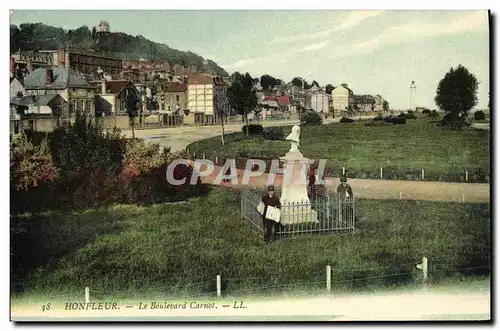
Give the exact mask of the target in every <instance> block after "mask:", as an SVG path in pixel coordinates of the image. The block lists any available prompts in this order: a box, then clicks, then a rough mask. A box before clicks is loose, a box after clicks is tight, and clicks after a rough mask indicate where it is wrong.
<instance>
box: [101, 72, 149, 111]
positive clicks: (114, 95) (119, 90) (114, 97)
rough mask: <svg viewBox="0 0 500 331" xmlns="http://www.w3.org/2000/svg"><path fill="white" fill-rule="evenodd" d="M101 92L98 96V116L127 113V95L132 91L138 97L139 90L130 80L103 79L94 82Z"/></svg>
mask: <svg viewBox="0 0 500 331" xmlns="http://www.w3.org/2000/svg"><path fill="white" fill-rule="evenodd" d="M93 85H94V86H95V87H96V89H97V91H98V92H99V94H98V95H97V96H96V104H95V112H96V116H103V115H104V116H105V115H111V114H113V115H127V96H128V95H129V94H130V93H133V94H135V95H136V97H137V98H138V99H140V97H139V94H140V93H139V90H138V89H137V88H136V87H135V85H134V83H132V82H131V81H129V80H105V79H103V80H101V81H96V82H93Z"/></svg>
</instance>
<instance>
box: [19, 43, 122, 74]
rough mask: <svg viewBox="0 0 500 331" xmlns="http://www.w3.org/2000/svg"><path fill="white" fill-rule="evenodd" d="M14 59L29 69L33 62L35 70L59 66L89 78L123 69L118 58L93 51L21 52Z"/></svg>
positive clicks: (62, 49) (118, 71)
mask: <svg viewBox="0 0 500 331" xmlns="http://www.w3.org/2000/svg"><path fill="white" fill-rule="evenodd" d="M12 58H13V59H14V61H15V62H16V64H20V65H21V66H25V67H28V64H29V62H30V61H31V63H32V65H33V67H34V69H36V68H37V67H47V66H49V67H50V66H57V67H61V68H71V69H74V70H75V71H77V72H80V73H83V74H85V75H88V76H98V75H99V72H100V71H102V72H104V73H107V74H119V73H120V71H121V70H122V68H123V64H122V60H121V59H120V58H118V57H114V56H111V55H105V54H101V53H98V52H93V51H84V50H76V49H65V48H61V49H58V50H41V51H36V52H33V51H21V50H19V51H18V52H16V53H14V54H13V55H12Z"/></svg>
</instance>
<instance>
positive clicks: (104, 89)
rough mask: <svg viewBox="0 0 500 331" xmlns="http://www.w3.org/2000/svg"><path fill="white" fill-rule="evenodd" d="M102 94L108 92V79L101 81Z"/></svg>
mask: <svg viewBox="0 0 500 331" xmlns="http://www.w3.org/2000/svg"><path fill="white" fill-rule="evenodd" d="M101 94H106V79H104V78H103V79H102V83H101Z"/></svg>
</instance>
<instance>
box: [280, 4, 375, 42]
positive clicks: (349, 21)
mask: <svg viewBox="0 0 500 331" xmlns="http://www.w3.org/2000/svg"><path fill="white" fill-rule="evenodd" d="M382 13H383V11H381V10H375V11H352V12H350V13H349V15H347V17H346V18H345V19H344V20H343V21H342V22H341V23H340V25H335V24H337V23H334V24H333V25H335V26H334V27H333V28H331V29H327V30H323V31H318V32H313V33H309V34H302V35H298V36H289V37H282V38H276V39H273V40H271V41H270V43H271V44H275V43H283V42H290V41H300V40H306V39H317V38H321V37H327V36H328V35H330V34H332V33H334V32H336V31H339V30H343V29H348V28H352V27H354V26H356V25H358V24H360V23H361V22H362V21H364V20H366V19H368V18H371V17H377V16H379V15H381V14H382Z"/></svg>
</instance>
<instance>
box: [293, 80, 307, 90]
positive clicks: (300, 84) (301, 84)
mask: <svg viewBox="0 0 500 331" xmlns="http://www.w3.org/2000/svg"><path fill="white" fill-rule="evenodd" d="M292 85H294V86H297V87H299V88H306V86H307V82H306V81H305V80H304V79H302V78H300V77H295V78H294V79H292Z"/></svg>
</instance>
